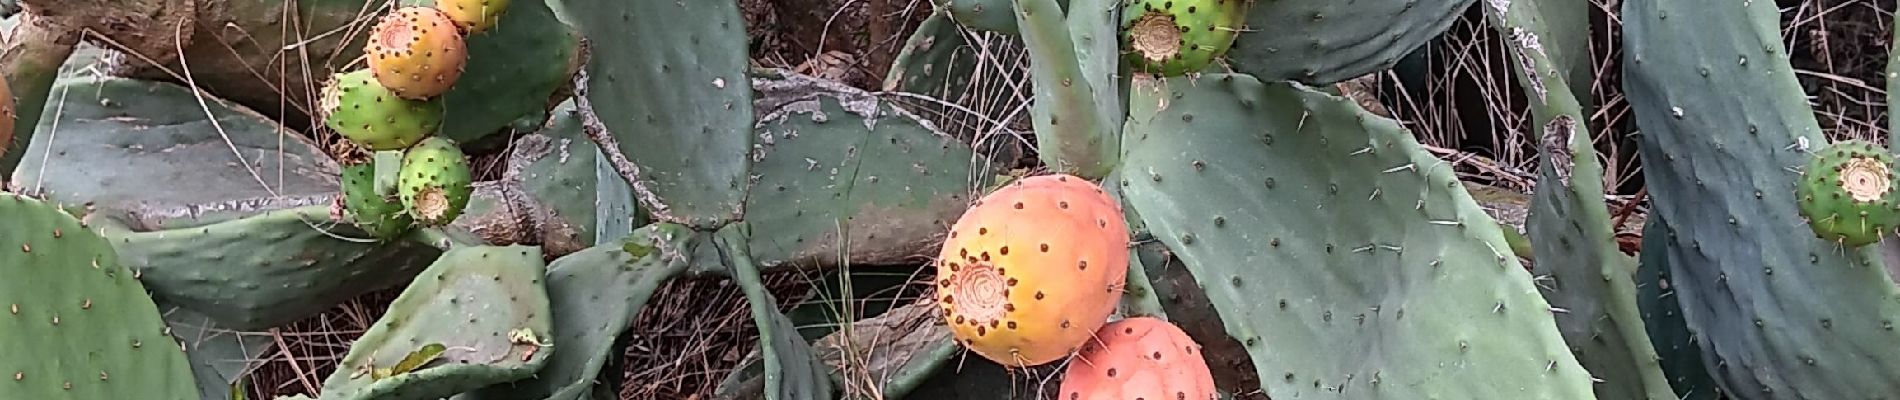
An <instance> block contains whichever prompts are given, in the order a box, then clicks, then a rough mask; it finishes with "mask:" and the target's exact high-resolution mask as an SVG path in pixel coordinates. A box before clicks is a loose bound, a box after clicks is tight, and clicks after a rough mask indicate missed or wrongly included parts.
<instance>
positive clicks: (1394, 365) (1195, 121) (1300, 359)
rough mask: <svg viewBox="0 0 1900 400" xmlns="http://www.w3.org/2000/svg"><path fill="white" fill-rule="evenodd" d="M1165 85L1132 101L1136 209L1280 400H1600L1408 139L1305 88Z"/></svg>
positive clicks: (1519, 272)
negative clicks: (1161, 105) (1162, 102)
mask: <svg viewBox="0 0 1900 400" xmlns="http://www.w3.org/2000/svg"><path fill="white" fill-rule="evenodd" d="M1163 86H1164V87H1166V88H1168V92H1167V93H1151V91H1145V90H1137V91H1134V93H1137V94H1139V95H1138V96H1136V98H1134V99H1131V100H1130V101H1129V104H1131V105H1133V110H1132V111H1131V112H1130V114H1131V117H1130V120H1129V125H1128V128H1127V129H1126V130H1125V135H1126V139H1125V140H1126V141H1127V142H1128V145H1127V146H1126V147H1125V148H1127V149H1129V151H1128V154H1127V155H1126V158H1124V159H1123V164H1122V167H1121V170H1122V171H1125V173H1126V174H1127V175H1125V176H1123V178H1122V180H1121V184H1122V185H1125V186H1126V187H1124V188H1123V194H1124V196H1125V199H1126V200H1127V202H1128V203H1129V204H1130V205H1132V206H1134V207H1135V208H1136V209H1138V210H1140V216H1141V219H1142V221H1143V222H1144V223H1146V226H1147V227H1148V228H1149V229H1151V231H1152V232H1153V234H1154V236H1155V238H1156V239H1159V240H1160V241H1161V242H1162V243H1164V244H1166V245H1167V247H1168V248H1169V249H1172V250H1173V252H1174V254H1175V255H1177V256H1179V257H1180V259H1181V261H1183V263H1184V264H1185V265H1186V266H1187V269H1188V270H1189V271H1191V272H1192V273H1193V275H1194V277H1195V280H1196V281H1198V283H1199V284H1200V286H1201V287H1203V288H1205V289H1206V290H1207V297H1208V298H1209V299H1210V301H1211V303H1212V304H1213V305H1214V308H1215V309H1216V310H1217V311H1219V313H1220V317H1221V319H1222V320H1223V321H1225V323H1226V327H1227V334H1228V335H1229V336H1231V337H1233V338H1234V339H1235V340H1238V341H1239V342H1240V343H1242V344H1243V346H1244V347H1245V348H1246V350H1247V353H1248V354H1250V355H1251V356H1252V360H1253V364H1254V367H1255V369H1256V370H1257V371H1258V373H1259V377H1260V382H1261V384H1262V385H1263V386H1264V389H1265V390H1266V394H1267V395H1268V396H1270V397H1273V398H1276V399H1278V398H1305V397H1322V398H1354V399H1416V398H1446V399H1451V398H1456V399H1591V398H1594V396H1593V395H1592V393H1591V387H1590V385H1591V383H1590V375H1589V373H1588V372H1586V371H1584V369H1583V368H1582V367H1580V366H1579V365H1578V363H1577V360H1576V358H1575V357H1574V356H1572V355H1571V353H1570V351H1569V349H1568V348H1567V347H1566V345H1565V343H1564V341H1563V337H1562V336H1561V334H1560V333H1559V332H1558V330H1557V324H1556V321H1555V320H1554V319H1553V317H1552V316H1551V312H1550V305H1549V303H1546V302H1545V301H1544V299H1543V298H1542V297H1540V296H1538V293H1537V288H1536V286H1535V285H1533V283H1532V280H1531V276H1530V275H1529V274H1528V273H1527V272H1526V271H1525V270H1524V268H1523V266H1521V265H1519V264H1518V261H1517V257H1514V256H1513V255H1512V253H1511V252H1510V250H1509V247H1508V246H1507V245H1506V244H1505V242H1504V236H1503V234H1502V232H1501V231H1500V230H1499V228H1498V225H1497V224H1496V223H1495V222H1493V220H1492V219H1491V218H1490V217H1489V216H1488V215H1486V214H1485V213H1484V210H1483V209H1481V208H1480V207H1479V206H1478V204H1477V203H1476V202H1475V201H1473V200H1472V198H1471V197H1470V195H1469V194H1467V193H1466V192H1465V191H1464V190H1462V187H1461V186H1459V185H1458V180H1457V178H1456V177H1455V176H1453V172H1452V170H1451V167H1450V166H1449V165H1447V164H1446V163H1445V162H1444V161H1442V160H1439V159H1436V158H1434V157H1432V155H1431V154H1430V153H1428V152H1426V151H1425V150H1424V149H1423V148H1422V146H1421V145H1420V144H1418V142H1417V141H1416V140H1415V139H1414V138H1413V137H1412V135H1411V133H1409V132H1407V131H1405V130H1404V129H1402V128H1400V127H1399V126H1398V124H1397V123H1395V122H1393V121H1391V120H1387V119H1382V118H1378V117H1374V116H1371V115H1369V114H1367V113H1366V112H1365V111H1364V110H1362V109H1359V108H1358V107H1357V105H1356V104H1355V103H1353V101H1351V100H1350V99H1346V98H1341V97H1335V96H1329V95H1326V94H1323V93H1320V92H1316V91H1312V90H1310V89H1305V88H1302V87H1300V86H1297V85H1296V84H1291V83H1270V84H1263V83H1261V82H1260V81H1258V80H1256V79H1254V78H1253V77H1250V76H1246V75H1238V74H1234V75H1218V74H1206V75H1202V77H1201V78H1200V79H1198V80H1195V81H1187V80H1185V79H1171V80H1169V82H1167V84H1166V85H1163ZM1146 96H1168V98H1169V99H1170V100H1169V102H1168V104H1167V107H1166V108H1165V109H1160V110H1157V108H1158V104H1159V103H1160V101H1159V99H1155V98H1144V97H1146ZM1182 132H1192V133H1193V134H1191V135H1184V134H1182Z"/></svg>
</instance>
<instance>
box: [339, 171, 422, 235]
mask: <svg viewBox="0 0 1900 400" xmlns="http://www.w3.org/2000/svg"><path fill="white" fill-rule="evenodd" d="M340 178H341V179H342V180H343V209H344V210H346V211H348V212H349V217H350V220H351V222H354V223H355V224H356V226H357V227H358V228H362V229H363V230H364V231H365V232H369V234H370V235H371V236H374V237H376V238H378V239H382V240H389V239H394V238H396V237H397V236H400V235H402V234H403V233H405V232H408V231H409V228H411V227H413V226H414V224H415V220H414V219H411V218H410V217H409V214H408V213H405V212H403V208H402V201H401V200H399V199H398V198H397V197H396V196H394V194H395V193H393V192H385V191H383V190H381V189H379V188H378V187H377V185H376V163H375V162H371V161H370V160H361V161H359V162H356V163H354V164H350V163H348V162H347V161H346V162H345V165H344V166H343V176H341V177H340Z"/></svg>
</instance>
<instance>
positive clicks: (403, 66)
mask: <svg viewBox="0 0 1900 400" xmlns="http://www.w3.org/2000/svg"><path fill="white" fill-rule="evenodd" d="M363 52H364V53H365V55H366V56H368V58H369V70H370V71H371V72H373V73H375V74H376V80H377V81H378V82H382V84H383V86H385V87H388V88H389V90H391V91H394V92H396V95H398V96H402V97H403V98H407V99H413V100H424V99H429V98H433V97H436V96H439V95H441V94H442V93H446V92H448V91H449V88H450V87H453V86H455V81H456V80H457V79H460V78H461V77H462V68H463V67H464V66H466V64H467V63H468V45H467V43H464V42H463V39H462V32H461V30H460V29H458V28H457V27H456V24H455V21H454V20H453V19H451V18H450V17H449V15H448V14H446V13H443V12H442V10H437V9H435V8H434V7H413V6H412V7H403V8H399V9H396V11H395V12H392V13H389V15H385V16H383V18H382V19H381V20H379V21H377V22H376V27H375V30H373V31H371V33H370V35H369V43H368V44H367V45H365V46H364V48H363Z"/></svg>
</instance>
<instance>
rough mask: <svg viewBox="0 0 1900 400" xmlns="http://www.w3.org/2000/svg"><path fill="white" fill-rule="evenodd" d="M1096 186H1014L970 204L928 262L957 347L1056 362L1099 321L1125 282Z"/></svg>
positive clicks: (1124, 256) (1123, 252) (1118, 225)
mask: <svg viewBox="0 0 1900 400" xmlns="http://www.w3.org/2000/svg"><path fill="white" fill-rule="evenodd" d="M1122 218H1123V217H1122V211H1121V206H1120V205H1119V204H1118V203H1116V202H1115V200H1113V199H1111V198H1109V197H1108V194H1107V193H1106V192H1103V191H1102V188H1101V187H1100V186H1097V185H1096V184H1095V183H1093V182H1089V181H1088V180H1085V179H1082V178H1079V177H1075V176H1071V175H1062V174H1057V175H1044V176H1036V177H1030V178H1025V179H1021V180H1017V181H1015V182H1012V183H1010V184H1009V185H1006V186H1004V187H1003V188H1002V189H998V190H996V191H995V192H992V193H990V194H989V195H986V196H984V197H983V198H982V199H981V200H978V201H977V202H976V204H975V205H974V206H971V207H970V208H969V209H968V210H966V211H965V212H964V214H963V216H962V217H961V218H959V219H958V220H957V223H956V224H955V225H954V226H952V227H951V230H950V236H949V238H948V239H946V240H945V241H944V244H943V249H942V250H941V252H940V253H939V254H938V257H937V277H938V281H937V302H938V306H940V307H941V308H942V309H943V311H944V312H943V315H944V318H945V319H946V320H947V322H948V324H949V325H950V330H951V332H952V334H953V335H954V336H955V337H956V339H957V342H958V343H961V344H963V345H964V346H965V347H968V348H970V350H971V351H974V352H976V353H977V354H979V355H982V356H983V357H985V358H988V359H990V360H992V361H995V362H997V363H998V364H1002V365H1004V366H1009V367H1027V366H1035V365H1042V364H1046V363H1049V362H1052V361H1056V360H1060V359H1062V358H1063V357H1065V356H1068V355H1069V354H1070V353H1073V352H1075V350H1076V349H1077V348H1080V347H1082V344H1083V343H1085V342H1087V341H1088V340H1089V338H1090V337H1091V336H1093V335H1094V334H1095V330H1096V329H1097V328H1100V327H1101V326H1102V324H1105V323H1107V322H1108V316H1109V314H1110V313H1112V312H1114V311H1115V306H1116V304H1117V302H1118V301H1119V299H1120V298H1121V291H1122V287H1123V285H1124V284H1126V282H1127V281H1126V280H1127V278H1128V275H1127V272H1128V241H1129V239H1128V227H1127V223H1126V221H1124V220H1123V219H1122Z"/></svg>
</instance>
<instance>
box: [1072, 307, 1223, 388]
mask: <svg viewBox="0 0 1900 400" xmlns="http://www.w3.org/2000/svg"><path fill="white" fill-rule="evenodd" d="M1095 338H1096V342H1092V343H1089V344H1088V345H1085V346H1082V351H1081V352H1079V353H1076V355H1075V356H1076V358H1077V360H1075V361H1071V362H1069V367H1068V369H1067V370H1065V371H1063V373H1062V387H1061V392H1060V393H1061V395H1060V396H1059V397H1060V398H1062V399H1065V400H1125V399H1156V400H1161V399H1166V400H1214V399H1218V398H1219V397H1218V396H1219V394H1217V392H1215V389H1214V373H1213V371H1211V370H1209V369H1208V368H1207V361H1206V360H1203V359H1201V345H1200V344H1198V343H1195V342H1194V338H1191V337H1188V335H1187V332H1183V331H1181V328H1178V327H1175V326H1174V324H1170V323H1168V322H1167V321H1162V320H1159V319H1155V318H1149V317H1138V318H1129V319H1124V320H1120V321H1115V322H1114V323H1111V324H1108V325H1106V326H1103V327H1102V330H1101V331H1099V332H1096V334H1095Z"/></svg>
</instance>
